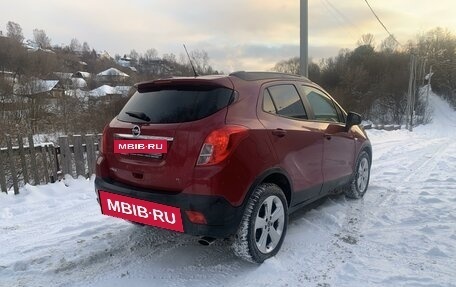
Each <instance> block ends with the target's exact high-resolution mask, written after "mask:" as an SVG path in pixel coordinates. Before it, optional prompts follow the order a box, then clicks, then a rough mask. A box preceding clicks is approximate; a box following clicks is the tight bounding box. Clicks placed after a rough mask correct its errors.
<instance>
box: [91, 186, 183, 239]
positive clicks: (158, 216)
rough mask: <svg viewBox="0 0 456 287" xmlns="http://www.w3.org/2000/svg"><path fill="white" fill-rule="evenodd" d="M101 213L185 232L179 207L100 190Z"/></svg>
mask: <svg viewBox="0 0 456 287" xmlns="http://www.w3.org/2000/svg"><path fill="white" fill-rule="evenodd" d="M99 193H100V202H101V211H102V213H103V214H105V215H110V216H114V217H118V218H122V219H126V220H130V221H134V222H138V223H142V224H147V225H152V226H157V227H161V228H166V229H170V230H174V231H179V232H184V227H183V225H182V217H181V211H180V209H179V208H177V207H173V206H168V205H163V204H159V203H155V202H150V201H146V200H141V199H137V198H131V197H128V196H123V195H118V194H114V193H110V192H107V191H103V190H100V191H99Z"/></svg>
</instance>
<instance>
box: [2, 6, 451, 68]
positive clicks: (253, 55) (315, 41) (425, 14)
mask: <svg viewBox="0 0 456 287" xmlns="http://www.w3.org/2000/svg"><path fill="white" fill-rule="evenodd" d="M0 1H1V9H0V19H1V21H0V30H3V31H4V33H5V30H6V23H7V22H8V21H10V20H11V21H14V22H17V23H19V24H20V25H21V26H22V29H23V32H24V35H25V37H26V38H31V37H32V31H33V29H34V28H38V29H44V30H45V31H46V33H47V35H48V36H49V37H50V38H51V40H52V44H69V43H70V41H71V39H72V38H77V39H78V40H79V41H80V42H81V43H82V42H83V41H87V42H88V43H89V45H90V46H91V47H93V48H95V49H97V50H106V51H108V52H109V53H110V54H111V55H112V56H114V55H115V54H116V53H117V54H120V55H123V54H128V53H129V52H130V50H132V49H135V50H136V51H138V52H140V53H144V52H145V51H146V50H147V49H149V48H155V49H157V50H158V52H159V54H160V55H161V54H164V53H174V54H176V55H179V54H180V53H182V52H183V49H182V43H185V44H186V45H187V47H188V49H189V50H192V49H205V50H206V51H207V52H208V53H209V57H210V64H211V65H212V66H213V67H214V68H216V69H218V70H223V71H224V72H231V71H235V70H269V69H270V68H272V67H273V66H274V64H275V63H276V62H277V61H279V60H282V59H287V58H290V57H293V56H298V55H299V2H300V1H299V0H275V1H273V0H230V1H221V0H212V1H210V0H130V1H118V0H110V1H107V0H97V1H87V0H79V1H65V0H39V1H36V0H14V1H11V0H8V1H6V0H0ZM369 2H370V4H371V6H372V7H373V8H374V10H376V12H377V14H378V15H379V17H380V18H381V20H382V21H383V22H384V24H385V25H386V26H387V28H388V29H389V30H390V31H391V32H392V33H393V34H394V35H395V36H396V38H397V39H398V40H399V42H402V43H405V42H407V40H410V39H413V38H414V37H415V36H416V35H417V34H419V33H422V32H424V31H427V30H429V29H431V28H434V27H437V26H441V27H446V28H448V29H449V30H451V31H452V32H456V17H455V16H454V14H455V11H456V9H455V8H456V1H454V0H438V1H429V0H426V1H425V0H398V1H393V0H388V1H385V0H370V1H369ZM366 33H372V34H374V36H375V42H376V44H380V42H381V41H382V40H383V39H384V38H386V37H387V36H388V35H387V33H386V32H385V31H384V30H383V28H382V27H381V26H380V24H379V23H378V22H377V20H376V19H375V18H374V16H373V15H372V14H371V12H370V10H369V8H368V7H367V5H366V3H365V2H364V0H343V1H341V0H309V50H310V51H309V56H310V57H311V58H313V59H320V58H322V57H329V56H335V55H337V53H338V51H339V50H340V49H343V48H349V49H352V48H354V47H355V45H356V42H357V40H358V39H359V38H360V36H361V35H362V34H366Z"/></svg>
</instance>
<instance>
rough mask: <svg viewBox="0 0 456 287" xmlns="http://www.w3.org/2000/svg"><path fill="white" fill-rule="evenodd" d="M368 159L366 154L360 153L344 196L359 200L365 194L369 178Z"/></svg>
mask: <svg viewBox="0 0 456 287" xmlns="http://www.w3.org/2000/svg"><path fill="white" fill-rule="evenodd" d="M370 166H371V162H370V158H369V155H368V154H367V152H365V151H362V152H361V153H360V154H359V156H358V159H357V161H356V166H355V170H354V172H353V178H352V180H351V182H350V183H349V184H348V185H347V186H346V187H345V188H344V193H345V196H346V197H348V198H352V199H359V198H361V197H363V196H364V194H366V191H367V187H368V186H369V178H370Z"/></svg>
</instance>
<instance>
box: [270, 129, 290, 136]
mask: <svg viewBox="0 0 456 287" xmlns="http://www.w3.org/2000/svg"><path fill="white" fill-rule="evenodd" d="M272 134H273V135H275V136H276V137H279V138H282V137H284V136H286V134H287V131H286V130H284V129H275V130H273V131H272Z"/></svg>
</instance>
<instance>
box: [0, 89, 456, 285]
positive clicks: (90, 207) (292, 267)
mask: <svg viewBox="0 0 456 287" xmlns="http://www.w3.org/2000/svg"><path fill="white" fill-rule="evenodd" d="M430 102H431V104H432V105H433V108H434V113H433V122H432V123H431V124H429V125H426V126H421V127H417V128H415V130H414V132H408V131H405V130H398V131H391V132H387V131H378V130H372V131H369V135H370V137H371V140H372V143H373V149H374V152H373V153H374V159H373V166H372V176H371V185H370V187H369V190H368V191H367V194H366V196H365V198H364V199H363V200H360V201H351V200H346V199H345V198H344V197H343V196H338V197H333V198H330V199H328V200H326V201H325V202H324V203H323V204H322V205H320V206H318V207H316V208H315V209H312V210H310V211H308V212H304V211H301V212H298V213H297V214H294V215H293V216H292V217H291V220H290V226H289V229H288V234H287V237H286V239H285V242H284V244H283V246H282V250H281V251H280V252H279V254H278V255H277V256H276V257H275V258H272V259H270V260H268V261H266V262H265V263H264V264H263V265H261V266H257V265H252V264H248V263H245V262H242V261H240V260H238V259H237V258H235V257H234V255H232V253H231V252H229V250H228V248H229V247H228V244H227V243H226V242H223V241H218V242H216V243H215V244H214V245H212V246H209V247H204V246H201V245H199V244H198V243H197V242H196V238H194V237H191V236H187V235H182V234H175V233H172V232H168V231H165V230H159V229H154V228H147V227H145V228H144V227H138V226H133V225H131V224H129V223H127V222H123V221H121V220H118V219H115V218H110V217H107V216H103V215H101V214H100V210H99V207H98V205H97V203H96V200H95V194H94V192H93V181H92V180H85V179H78V180H73V179H70V180H65V182H59V183H55V184H49V185H46V186H38V187H33V186H26V187H25V188H23V189H22V190H21V194H20V195H18V196H13V195H11V194H9V195H5V194H1V195H0V242H1V244H0V246H1V249H0V278H1V279H0V282H1V284H0V285H2V286H113V287H115V286H245V287H248V286H363V287H364V286H456V282H455V278H456V277H455V268H454V266H455V258H456V208H455V204H456V112H455V111H453V110H452V109H451V108H450V107H449V106H448V104H447V103H446V102H445V101H443V100H441V99H440V98H438V97H437V96H435V95H431V97H430Z"/></svg>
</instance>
